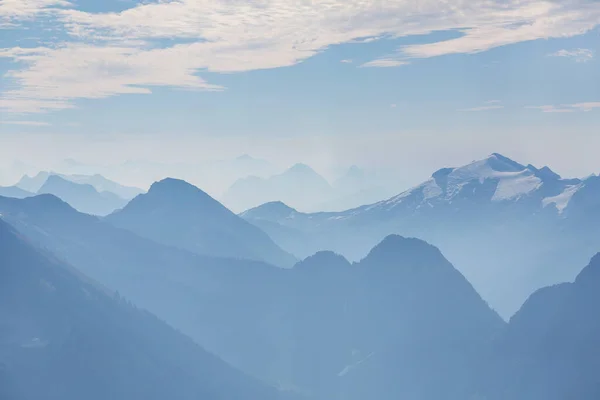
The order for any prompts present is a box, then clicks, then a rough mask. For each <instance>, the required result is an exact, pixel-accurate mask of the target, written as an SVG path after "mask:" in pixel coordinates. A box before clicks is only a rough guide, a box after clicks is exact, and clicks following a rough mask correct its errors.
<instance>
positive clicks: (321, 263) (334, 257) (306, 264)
mask: <svg viewBox="0 0 600 400" xmlns="http://www.w3.org/2000/svg"><path fill="white" fill-rule="evenodd" d="M351 266H352V264H350V262H349V261H348V260H347V259H346V258H345V257H344V256H341V255H339V254H337V253H334V252H333V251H319V252H318V253H316V254H314V255H312V256H310V257H307V258H306V259H304V260H302V261H300V262H299V263H297V264H296V266H295V267H294V269H302V270H306V269H309V268H350V267H351Z"/></svg>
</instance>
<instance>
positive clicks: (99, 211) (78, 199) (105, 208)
mask: <svg viewBox="0 0 600 400" xmlns="http://www.w3.org/2000/svg"><path fill="white" fill-rule="evenodd" d="M38 194H53V195H55V196H57V197H59V198H61V199H63V200H64V201H66V202H67V203H69V204H70V205H72V206H73V207H74V208H75V209H77V210H78V211H81V212H84V213H86V214H92V215H100V216H104V215H108V214H110V213H111V212H113V211H114V210H117V209H119V208H121V207H123V206H124V205H125V204H127V200H125V199H122V198H120V197H119V196H117V195H116V194H114V193H111V192H102V193H99V192H98V191H97V190H96V189H95V188H94V187H93V186H92V185H89V184H80V183H75V182H72V181H69V180H66V179H64V178H62V177H60V176H58V175H50V176H49V177H48V179H47V180H46V182H45V183H44V184H43V185H42V187H41V188H40V189H39V190H38Z"/></svg>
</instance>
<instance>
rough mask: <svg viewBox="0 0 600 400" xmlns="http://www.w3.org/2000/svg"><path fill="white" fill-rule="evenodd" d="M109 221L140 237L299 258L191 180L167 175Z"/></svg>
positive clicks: (232, 253)
mask: <svg viewBox="0 0 600 400" xmlns="http://www.w3.org/2000/svg"><path fill="white" fill-rule="evenodd" d="M106 220H107V221H108V222H110V223H112V224H113V225H115V226H118V227H121V228H125V229H128V230H130V231H132V232H135V233H137V234H139V235H140V236H144V237H147V238H149V239H152V240H155V241H157V242H160V243H164V244H167V245H171V246H175V247H179V248H182V249H187V250H189V251H192V252H195V253H198V254H204V255H211V256H218V257H232V258H247V259H251V260H259V261H265V262H268V263H271V264H274V265H277V266H282V267H289V266H292V265H293V264H294V262H295V259H294V257H293V256H291V255H290V254H288V253H286V252H284V251H283V250H281V249H280V248H279V247H278V246H277V245H276V244H275V243H273V241H272V240H271V239H270V238H269V237H268V236H267V234H265V233H264V232H262V231H261V230H260V229H259V228H257V227H255V226H254V225H252V224H250V223H248V222H246V221H244V220H243V219H242V218H240V217H238V216H237V215H235V214H234V213H232V212H231V211H229V210H228V209H227V208H225V207H224V206H223V205H222V204H220V203H219V202H218V201H216V200H214V199H213V198H212V197H210V196H209V195H208V194H206V193H204V192H203V191H202V190H200V189H198V188H197V187H195V186H193V185H190V184H189V183H187V182H185V181H181V180H176V179H165V180H162V181H160V182H156V183H154V184H153V185H152V186H151V187H150V190H149V191H148V193H147V194H143V195H140V196H138V197H136V198H135V199H133V200H132V201H131V202H130V203H129V204H127V206H125V207H124V208H123V209H122V210H120V211H117V212H115V213H114V214H111V215H110V216H108V217H107V218H106Z"/></svg>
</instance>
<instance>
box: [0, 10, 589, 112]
mask: <svg viewBox="0 0 600 400" xmlns="http://www.w3.org/2000/svg"><path fill="white" fill-rule="evenodd" d="M65 6H68V2H66V1H61V0H54V1H53V0H35V1H34V0H0V10H1V11H0V18H1V16H4V17H6V16H8V17H7V18H10V21H13V22H14V21H15V20H16V19H19V18H20V19H26V18H33V17H35V16H36V15H38V14H39V13H40V12H44V13H51V15H52V18H53V20H54V22H56V23H58V24H62V25H61V26H62V27H63V29H64V32H65V33H66V34H68V35H69V36H70V38H71V40H70V41H69V42H66V43H65V42H63V43H54V44H53V45H51V46H48V47H40V48H36V49H21V48H12V49H4V50H2V49H0V57H6V58H9V59H12V60H13V61H15V62H16V63H18V64H17V65H19V66H20V68H18V69H16V70H13V71H11V72H10V73H9V74H8V76H7V78H8V79H12V80H14V81H15V83H16V87H15V88H12V89H11V90H8V91H5V92H3V93H2V95H1V97H2V98H1V100H0V111H2V110H4V111H8V112H21V113H28V112H48V111H53V110H57V109H63V108H70V107H73V104H74V101H76V100H77V99H83V98H85V99H102V98H106V97H109V96H115V95H122V94H149V93H151V92H152V87H156V86H166V87H173V88H183V89H192V90H222V89H223V88H221V87H219V86H218V85H213V84H211V83H209V82H206V81H205V80H204V79H202V78H201V77H200V76H198V74H202V71H211V72H219V73H235V72H242V71H252V70H260V69H270V68H279V67H286V66H292V65H295V64H297V63H299V62H301V61H303V60H306V59H308V58H310V57H312V56H314V55H315V54H317V53H319V52H321V51H323V50H325V49H327V48H328V47H330V46H333V45H337V44H342V43H354V42H362V41H368V40H381V38H385V37H407V36H413V35H425V34H429V33H432V32H434V31H451V30H453V31H458V32H460V34H461V36H460V37H458V38H456V39H451V40H443V41H437V42H432V43H425V44H415V45H408V46H403V47H401V48H400V49H398V52H397V53H396V54H394V56H393V57H389V56H388V57H383V58H381V59H377V60H372V61H370V62H367V63H364V64H363V65H362V66H363V67H398V66H402V65H406V64H407V63H409V62H411V60H412V59H417V58H429V57H437V56H442V55H447V54H469V53H477V52H481V51H486V50H489V49H492V48H494V47H498V46H503V45H509V44H513V43H519V42H524V41H530V40H536V39H542V38H552V37H570V36H574V35H579V34H583V33H585V32H587V31H589V30H590V29H592V28H594V27H595V26H597V25H598V24H600V3H597V2H582V1H577V0H569V1H566V2H553V1H544V0H502V1H501V0H476V1H472V0H457V1H452V2H450V1H445V0H424V1H419V2H414V1H411V0H344V1H342V0H321V1H312V0H293V1H292V0H261V1H251V2H249V1H247V0H179V1H175V0H164V1H159V2H152V3H149V4H138V5H136V6H135V7H132V8H130V9H128V10H125V11H123V12H119V13H88V12H83V11H79V10H75V9H72V8H71V9H64V8H62V7H65ZM488 107H490V106H488Z"/></svg>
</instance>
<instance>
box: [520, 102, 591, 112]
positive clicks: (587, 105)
mask: <svg viewBox="0 0 600 400" xmlns="http://www.w3.org/2000/svg"><path fill="white" fill-rule="evenodd" d="M525 108H529V109H533V110H540V111H542V112H544V113H572V112H576V111H583V112H588V111H593V110H595V109H597V108H600V101H590V102H583V103H574V104H561V105H544V106H527V107H525Z"/></svg>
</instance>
